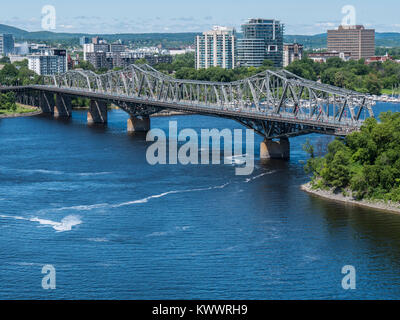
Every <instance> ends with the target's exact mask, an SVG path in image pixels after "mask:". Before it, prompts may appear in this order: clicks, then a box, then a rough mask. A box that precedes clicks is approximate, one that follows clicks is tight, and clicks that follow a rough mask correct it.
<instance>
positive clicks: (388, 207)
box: [301, 183, 400, 214]
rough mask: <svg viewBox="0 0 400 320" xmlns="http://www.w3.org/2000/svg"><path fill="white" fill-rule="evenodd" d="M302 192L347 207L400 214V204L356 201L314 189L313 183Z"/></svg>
mask: <svg viewBox="0 0 400 320" xmlns="http://www.w3.org/2000/svg"><path fill="white" fill-rule="evenodd" d="M301 190H303V191H305V192H307V193H309V194H312V195H314V196H317V197H320V198H324V199H327V200H331V201H336V202H342V203H344V204H346V205H353V206H360V207H364V208H369V209H377V210H380V211H386V212H392V213H398V214H400V203H393V202H385V201H378V200H377V201H369V200H356V199H354V198H353V197H351V196H344V195H343V194H342V193H335V192H333V191H332V190H321V189H316V190H315V189H312V187H311V183H307V184H304V185H302V186H301Z"/></svg>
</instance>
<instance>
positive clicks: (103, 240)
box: [87, 238, 110, 242]
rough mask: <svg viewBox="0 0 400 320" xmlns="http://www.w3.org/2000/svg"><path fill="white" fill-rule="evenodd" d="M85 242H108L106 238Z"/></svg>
mask: <svg viewBox="0 0 400 320" xmlns="http://www.w3.org/2000/svg"><path fill="white" fill-rule="evenodd" d="M87 240H88V241H91V242H109V241H110V240H108V239H106V238H89V239H87Z"/></svg>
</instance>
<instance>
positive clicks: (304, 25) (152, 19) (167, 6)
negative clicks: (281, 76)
mask: <svg viewBox="0 0 400 320" xmlns="http://www.w3.org/2000/svg"><path fill="white" fill-rule="evenodd" d="M45 5H53V6H54V7H55V8H56V13H57V20H56V22H57V24H56V29H55V30H51V31H54V32H68V33H90V34H113V33H153V32H155V33H163V32H165V33H169V32H171V33H177V32H202V31H204V30H208V29H210V28H211V27H212V26H214V25H224V26H229V27H234V28H236V29H237V30H239V31H240V25H241V24H243V23H244V22H245V21H246V20H247V19H248V18H267V19H270V18H271V19H277V20H280V21H281V22H283V23H284V24H285V26H286V32H285V33H286V34H304V35H312V34H319V33H324V32H326V31H327V30H328V29H332V28H335V27H337V26H338V25H340V23H341V21H342V19H343V16H344V14H342V8H343V7H344V6H345V5H353V6H354V7H355V9H356V13H357V20H356V23H357V24H362V25H364V26H366V27H368V28H370V27H373V28H375V29H376V31H377V32H400V23H398V18H397V13H396V12H397V10H396V9H400V5H399V4H398V2H396V1H394V0H385V5H382V3H377V2H375V1H361V0H357V1H352V3H348V2H347V1H340V0H334V1H331V2H330V3H324V5H323V6H324V9H323V10H318V7H320V6H321V3H320V2H319V1H315V0H310V1H307V3H301V4H299V3H297V2H296V1H294V0H288V1H286V2H285V3H284V4H282V3H275V2H270V1H258V0H253V1H248V2H246V5H240V6H239V5H234V4H233V3H232V1H226V0H221V1H219V2H213V1H210V0H205V1H203V2H202V3H201V4H199V3H194V2H187V1H186V2H184V1H180V0H172V1H169V2H168V3H164V2H162V1H159V0H155V1H153V2H151V3H142V2H135V1H134V2H127V1H124V0H115V1H114V2H113V5H112V6H110V5H109V4H106V3H105V1H103V0H100V1H97V2H96V6H94V5H93V1H90V2H89V1H87V2H84V3H82V2H78V1H76V0H71V1H69V2H68V3H67V2H62V1H59V0H54V1H51V2H50V1H46V0H45V1H37V2H35V3H31V2H29V1H27V0H20V1H17V2H7V3H5V4H3V5H2V7H3V10H1V12H0V24H5V25H9V26H13V27H17V28H21V29H24V30H27V31H41V30H43V29H42V28H41V19H42V13H41V11H42V8H43V6H45ZM21 7H22V8H24V10H21ZM121 8H124V10H121ZM177 8H179V10H177ZM388 8H391V9H390V10H388ZM121 12H123V13H122V14H121ZM127 12H130V14H127ZM371 12H373V16H372V15H371V14H370V13H371ZM194 13H195V14H194ZM99 21H101V23H99Z"/></svg>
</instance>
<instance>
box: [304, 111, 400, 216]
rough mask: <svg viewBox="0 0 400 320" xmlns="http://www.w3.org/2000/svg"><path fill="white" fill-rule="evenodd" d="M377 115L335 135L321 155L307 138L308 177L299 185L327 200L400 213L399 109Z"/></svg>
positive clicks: (305, 148)
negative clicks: (350, 131) (346, 134)
mask: <svg viewBox="0 0 400 320" xmlns="http://www.w3.org/2000/svg"><path fill="white" fill-rule="evenodd" d="M379 119H380V121H379V122H378V120H377V119H375V118H368V119H367V120H366V121H365V122H364V124H363V125H362V126H361V128H360V130H359V131H355V132H353V133H351V134H349V135H348V136H346V137H344V138H336V139H335V140H334V141H332V142H331V143H330V144H329V145H328V150H327V151H328V152H327V153H326V154H325V155H324V156H322V157H317V156H316V155H315V150H314V146H313V145H312V144H311V143H310V141H309V140H307V142H306V143H305V144H304V146H303V150H304V151H306V152H307V153H308V154H309V156H310V158H309V159H308V161H307V164H306V165H305V171H306V173H307V174H309V175H310V178H311V181H310V182H309V183H308V184H305V185H303V186H302V187H301V189H302V190H303V191H306V192H308V193H310V194H313V195H316V196H319V197H322V198H325V199H329V200H334V201H340V202H343V203H346V204H353V205H358V206H363V207H368V208H373V209H378V210H385V211H390V212H395V213H400V113H399V112H391V111H389V112H383V113H381V114H380V115H379Z"/></svg>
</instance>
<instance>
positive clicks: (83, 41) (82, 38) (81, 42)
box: [79, 36, 92, 46]
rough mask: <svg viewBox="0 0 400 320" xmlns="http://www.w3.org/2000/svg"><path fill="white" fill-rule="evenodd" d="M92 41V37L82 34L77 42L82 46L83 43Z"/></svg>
mask: <svg viewBox="0 0 400 320" xmlns="http://www.w3.org/2000/svg"><path fill="white" fill-rule="evenodd" d="M89 43H92V39H91V38H89V37H86V36H83V37H81V38H80V39H79V44H80V45H81V46H83V45H84V44H89Z"/></svg>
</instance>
